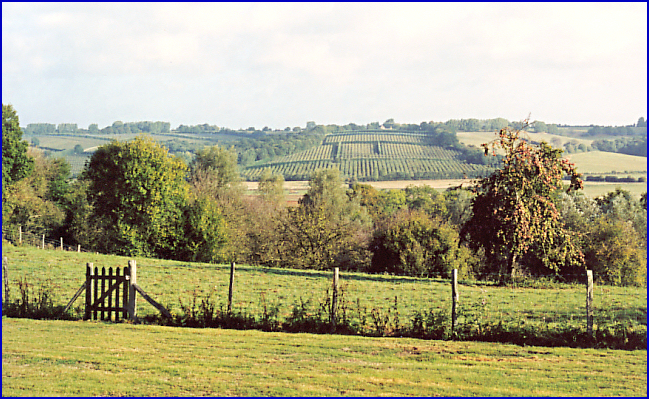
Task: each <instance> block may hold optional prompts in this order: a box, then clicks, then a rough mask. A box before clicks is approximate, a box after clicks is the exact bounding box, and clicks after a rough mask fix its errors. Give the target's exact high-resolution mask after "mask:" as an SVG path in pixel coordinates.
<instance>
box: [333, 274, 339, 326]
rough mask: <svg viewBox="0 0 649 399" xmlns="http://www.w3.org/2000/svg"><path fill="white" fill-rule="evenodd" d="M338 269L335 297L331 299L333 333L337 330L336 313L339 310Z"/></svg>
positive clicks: (334, 290) (335, 281)
mask: <svg viewBox="0 0 649 399" xmlns="http://www.w3.org/2000/svg"><path fill="white" fill-rule="evenodd" d="M338 277H339V274H338V268H337V267H334V283H333V296H332V298H331V325H332V328H331V329H332V331H335V330H336V321H337V320H336V319H337V317H336V316H337V315H336V311H337V309H338Z"/></svg>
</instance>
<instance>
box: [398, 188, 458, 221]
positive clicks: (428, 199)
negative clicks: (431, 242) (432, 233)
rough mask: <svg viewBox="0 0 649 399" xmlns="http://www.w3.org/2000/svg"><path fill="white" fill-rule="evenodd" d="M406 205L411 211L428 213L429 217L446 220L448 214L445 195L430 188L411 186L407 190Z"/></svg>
mask: <svg viewBox="0 0 649 399" xmlns="http://www.w3.org/2000/svg"><path fill="white" fill-rule="evenodd" d="M405 194H406V203H407V204H408V208H409V209H411V210H420V211H423V212H426V213H427V214H428V216H439V217H442V218H445V217H446V216H447V214H448V210H447V209H446V201H445V198H444V195H442V194H441V193H440V192H439V191H437V190H435V189H434V188H432V187H430V186H426V185H423V186H415V185H409V186H408V187H406V190H405Z"/></svg>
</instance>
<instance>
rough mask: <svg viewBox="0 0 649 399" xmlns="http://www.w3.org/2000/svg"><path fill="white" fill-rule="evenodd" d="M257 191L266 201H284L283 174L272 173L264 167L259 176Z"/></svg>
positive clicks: (277, 202)
mask: <svg viewBox="0 0 649 399" xmlns="http://www.w3.org/2000/svg"><path fill="white" fill-rule="evenodd" d="M259 193H260V194H261V196H262V198H264V199H265V200H266V201H269V202H271V203H274V204H281V203H284V200H285V195H284V176H282V175H274V174H272V173H271V171H270V169H264V172H263V173H262V175H261V177H260V178H259Z"/></svg>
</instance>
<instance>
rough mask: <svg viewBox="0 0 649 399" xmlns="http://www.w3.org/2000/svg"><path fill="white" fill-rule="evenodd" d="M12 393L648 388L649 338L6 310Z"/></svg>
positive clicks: (639, 392)
mask: <svg viewBox="0 0 649 399" xmlns="http://www.w3.org/2000/svg"><path fill="white" fill-rule="evenodd" d="M2 352H3V356H2V393H3V396H641V397H644V396H646V393H647V391H646V389H647V374H646V367H647V358H646V350H637V351H614V350H602V349H572V348H539V347H521V346H516V345H502V344H493V343H476V342H452V341H424V340H418V339H411V338H366V337H354V336H344V337H341V336H335V335H313V334H285V333H267V332H261V331H254V330H252V331H237V330H221V329H190V328H171V327H164V326H150V325H131V324H126V323H125V324H109V323H101V322H72V321H38V320H28V319H9V318H3V320H2Z"/></svg>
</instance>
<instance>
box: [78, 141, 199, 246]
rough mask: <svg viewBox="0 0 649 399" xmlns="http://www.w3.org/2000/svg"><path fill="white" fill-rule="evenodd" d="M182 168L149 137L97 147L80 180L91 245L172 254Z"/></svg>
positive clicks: (183, 191) (184, 192)
mask: <svg viewBox="0 0 649 399" xmlns="http://www.w3.org/2000/svg"><path fill="white" fill-rule="evenodd" d="M185 173H186V166H185V164H183V163H182V162H181V161H179V160H178V159H176V158H175V157H173V156H170V155H169V154H168V152H167V150H166V149H165V148H164V147H162V146H160V145H159V144H157V143H155V142H154V141H152V140H151V139H148V138H142V137H136V138H135V139H133V140H132V141H127V142H118V141H114V142H112V143H110V144H107V145H104V146H101V147H99V148H98V149H97V151H96V152H95V153H94V154H93V156H92V158H91V159H90V162H89V163H88V164H87V166H86V168H85V170H84V171H83V172H82V174H81V176H80V178H81V179H82V180H86V181H88V189H87V190H88V191H87V192H88V199H89V203H90V205H91V206H92V217H91V219H90V222H91V224H92V228H93V229H96V230H98V231H100V232H101V235H102V238H101V240H99V241H97V242H95V243H93V244H94V246H95V247H96V248H97V249H98V250H101V251H104V252H107V253H113V254H121V255H128V256H159V257H163V258H172V257H173V255H174V251H175V250H176V249H177V245H178V243H179V242H180V238H181V237H182V232H181V231H182V230H181V221H182V213H183V208H184V206H185V204H186V201H187V198H188V187H187V183H186V182H185Z"/></svg>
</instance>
